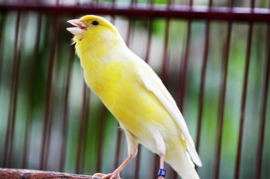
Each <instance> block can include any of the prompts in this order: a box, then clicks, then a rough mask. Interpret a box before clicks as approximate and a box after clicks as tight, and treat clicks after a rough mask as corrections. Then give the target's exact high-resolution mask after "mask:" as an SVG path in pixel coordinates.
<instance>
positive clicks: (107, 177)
mask: <svg viewBox="0 0 270 179" xmlns="http://www.w3.org/2000/svg"><path fill="white" fill-rule="evenodd" d="M93 177H101V179H120V175H119V172H113V173H109V174H103V173H96V174H94V175H93Z"/></svg>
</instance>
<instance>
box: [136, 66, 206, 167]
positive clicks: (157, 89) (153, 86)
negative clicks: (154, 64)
mask: <svg viewBox="0 0 270 179" xmlns="http://www.w3.org/2000/svg"><path fill="white" fill-rule="evenodd" d="M142 66H144V68H140V75H139V76H140V78H141V81H142V83H143V84H144V86H145V87H146V89H147V90H149V91H151V92H152V93H153V94H154V95H155V96H156V97H157V98H158V99H159V100H160V102H161V103H162V104H163V105H164V107H165V108H166V109H167V111H168V112H169V113H170V114H171V116H172V117H173V119H174V120H175V121H176V123H177V124H178V126H179V127H180V130H181V132H182V134H183V138H184V139H185V142H186V146H187V149H188V151H189V153H190V155H191V157H192V159H193V161H194V163H195V164H196V165H198V166H202V162H201V159H200V157H199V155H198V153H197V151H196V149H195V146H194V143H193V140H192V138H191V136H190V134H189V131H188V128H187V125H186V122H185V120H184V118H183V116H182V114H181V113H180V111H179V109H178V107H177V105H176V103H175V101H174V99H173V97H172V96H171V95H170V93H169V92H168V90H167V89H166V88H165V86H164V85H163V83H162V82H161V80H160V78H159V77H158V76H157V75H156V73H155V72H154V71H153V70H152V69H151V68H150V67H149V66H148V65H147V64H146V63H145V64H143V65H142V64H140V67H142ZM142 70H143V71H142Z"/></svg>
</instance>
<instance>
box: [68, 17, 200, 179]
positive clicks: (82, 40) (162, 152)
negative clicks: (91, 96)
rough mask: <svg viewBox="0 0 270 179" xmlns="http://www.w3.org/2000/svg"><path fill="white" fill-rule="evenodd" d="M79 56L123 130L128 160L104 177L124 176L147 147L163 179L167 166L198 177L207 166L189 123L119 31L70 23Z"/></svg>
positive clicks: (100, 23)
mask: <svg viewBox="0 0 270 179" xmlns="http://www.w3.org/2000/svg"><path fill="white" fill-rule="evenodd" d="M67 22H68V23H70V24H72V25H73V26H74V27H69V28H67V31H69V32H70V33H71V34H73V35H74V37H73V39H72V43H73V44H75V49H76V54H77V55H78V57H79V59H80V63H81V66H82V69H83V72H84V79H85V82H86V84H87V86H88V87H89V88H90V89H91V91H93V92H94V93H96V94H97V96H98V97H99V98H100V99H101V101H102V102H103V104H104V105H105V106H106V107H107V109H108V110H109V111H110V112H111V113H112V114H113V115H114V117H115V118H116V119H117V120H118V122H119V125H120V127H121V129H122V130H123V131H124V133H125V136H126V141H127V146H128V157H127V158H126V160H125V161H124V162H123V163H122V164H121V165H120V166H119V167H118V168H117V169H116V170H115V171H114V172H112V173H110V174H102V173H96V174H95V175H94V176H99V177H101V178H102V179H116V178H120V172H121V170H122V169H123V168H124V167H125V166H126V165H127V163H128V162H129V161H130V160H131V159H132V158H134V157H135V156H136V154H137V150H138V149H137V147H138V145H143V146H145V147H146V148H147V149H149V150H151V151H152V152H153V153H156V154H157V155H159V156H160V169H159V171H158V174H157V177H158V179H164V178H165V174H166V170H165V169H164V162H167V163H168V164H169V165H170V166H171V167H172V168H173V169H174V170H175V171H176V172H177V173H178V175H180V176H181V177H182V179H199V175H198V174H197V172H196V170H195V165H194V164H196V165H197V166H202V162H201V159H200V157H199V155H198V153H197V151H196V148H195V146H194V142H193V140H192V138H191V136H190V133H189V131H188V128H187V125H186V123H185V120H184V118H183V116H182V114H181V112H180V110H179V109H178V107H177V104H176V102H175V100H174V99H173V97H172V96H171V94H170V93H169V92H168V90H167V89H166V87H165V86H164V84H163V83H162V81H161V80H160V78H159V77H158V75H157V74H156V73H155V72H154V71H153V69H152V68H151V67H150V66H149V65H148V64H147V63H146V62H145V61H144V60H142V59H141V58H140V57H138V56H137V55H136V54H134V53H133V52H132V51H131V50H130V49H129V48H128V47H127V45H126V44H125V42H124V40H123V39H122V38H121V36H120V34H119V32H118V30H117V28H116V27H115V26H114V25H113V24H111V23H110V22H109V21H108V20H106V19H105V18H102V17H100V16H96V15H85V16H83V17H81V18H80V19H72V20H68V21H67Z"/></svg>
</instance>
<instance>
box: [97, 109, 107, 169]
mask: <svg viewBox="0 0 270 179" xmlns="http://www.w3.org/2000/svg"><path fill="white" fill-rule="evenodd" d="M106 112H107V108H106V107H105V105H104V104H102V112H101V121H100V133H99V136H100V140H99V145H98V160H97V171H101V165H102V151H103V143H104V129H105V119H106Z"/></svg>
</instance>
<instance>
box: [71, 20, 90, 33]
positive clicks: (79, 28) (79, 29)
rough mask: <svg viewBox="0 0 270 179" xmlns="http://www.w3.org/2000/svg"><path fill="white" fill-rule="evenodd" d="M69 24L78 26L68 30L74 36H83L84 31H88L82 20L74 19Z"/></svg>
mask: <svg viewBox="0 0 270 179" xmlns="http://www.w3.org/2000/svg"><path fill="white" fill-rule="evenodd" d="M67 22H68V23H70V24H72V25H74V26H76V27H69V28H67V30H68V31H69V32H70V33H72V34H73V35H81V34H82V33H83V31H84V30H86V25H85V24H84V23H83V21H81V20H80V19H72V20H69V21H67Z"/></svg>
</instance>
